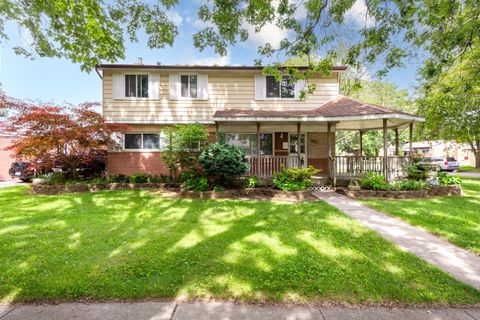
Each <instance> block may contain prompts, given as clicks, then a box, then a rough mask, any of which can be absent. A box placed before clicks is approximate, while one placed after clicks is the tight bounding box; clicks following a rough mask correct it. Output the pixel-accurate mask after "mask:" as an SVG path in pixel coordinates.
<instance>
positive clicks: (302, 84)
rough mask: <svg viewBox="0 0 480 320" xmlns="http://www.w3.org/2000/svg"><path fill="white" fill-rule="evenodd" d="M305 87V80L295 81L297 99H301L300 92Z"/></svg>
mask: <svg viewBox="0 0 480 320" xmlns="http://www.w3.org/2000/svg"><path fill="white" fill-rule="evenodd" d="M304 88H305V80H298V81H297V82H296V83H295V99H297V100H300V92H302V90H303V89H304Z"/></svg>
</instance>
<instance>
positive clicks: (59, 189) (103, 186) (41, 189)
mask: <svg viewBox="0 0 480 320" xmlns="http://www.w3.org/2000/svg"><path fill="white" fill-rule="evenodd" d="M129 189H151V190H155V189H157V190H161V191H166V192H169V195H173V196H176V197H179V198H187V199H237V198H248V199H271V200H285V201H304V200H317V199H316V197H315V196H313V195H312V193H311V192H310V190H304V191H281V190H276V189H270V188H255V189H234V190H224V191H205V192H196V191H188V190H183V189H181V188H180V187H179V185H174V184H167V183H98V184H86V183H76V184H54V185H47V184H32V188H31V191H30V192H31V193H32V194H43V195H56V194H64V193H73V192H96V191H102V190H129Z"/></svg>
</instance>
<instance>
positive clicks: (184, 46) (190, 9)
mask: <svg viewBox="0 0 480 320" xmlns="http://www.w3.org/2000/svg"><path fill="white" fill-rule="evenodd" d="M363 9H364V8H363V7H362V2H361V0H357V3H356V5H355V6H354V8H352V10H351V12H350V14H349V19H351V20H353V22H355V19H357V18H359V17H362V18H363V17H364V16H365V15H364V14H363V13H362V10H363ZM169 15H170V17H172V18H173V21H174V22H175V23H176V24H177V25H178V28H179V32H180V34H179V36H178V37H177V39H176V41H175V44H174V46H173V47H167V48H165V49H155V50H152V49H149V48H148V47H147V46H146V40H145V36H144V35H142V34H140V35H139V42H138V43H127V44H126V48H127V51H126V58H125V59H124V60H121V61H118V62H119V63H134V62H136V61H137V58H138V57H142V58H143V62H144V63H146V64H155V63H157V62H161V63H162V64H230V65H251V64H253V61H254V59H255V58H258V55H257V48H258V46H259V45H262V44H263V43H265V42H266V41H268V42H271V43H278V42H279V41H280V40H281V39H282V38H283V37H285V36H286V34H285V33H284V32H283V31H281V30H279V29H278V28H276V27H274V26H273V25H269V26H266V27H265V28H264V29H263V30H262V31H261V32H260V33H257V34H251V35H250V38H249V40H248V41H247V42H245V43H241V44H237V45H236V46H234V47H231V48H229V51H228V52H229V53H228V55H227V56H226V57H219V56H218V55H216V54H215V53H214V52H213V51H212V50H206V51H204V52H199V51H198V49H196V48H195V47H194V46H193V44H192V35H193V34H194V33H195V32H196V31H197V30H199V29H200V28H201V27H203V23H201V22H200V21H199V20H198V19H197V16H196V7H195V6H191V3H190V2H187V3H180V5H179V6H177V7H176V8H174V9H173V11H171V12H170V13H169ZM6 32H7V34H8V36H9V38H10V40H8V41H7V42H6V43H2V45H1V49H0V50H1V51H0V83H1V85H2V87H1V88H2V90H3V91H4V92H5V93H6V94H8V95H10V96H12V97H16V98H22V99H34V100H37V99H38V100H42V101H53V102H56V103H63V102H70V103H80V102H84V101H100V100H101V80H100V78H99V77H98V75H97V74H96V73H95V71H92V72H90V73H86V72H82V71H80V66H79V65H78V64H73V63H72V62H70V61H68V60H65V59H51V58H38V59H36V60H29V59H26V58H24V57H23V56H17V55H15V54H14V52H13V50H12V47H14V46H16V45H18V44H19V43H20V44H21V43H23V42H25V41H27V42H28V35H20V34H19V31H18V28H17V27H16V25H14V24H13V23H8V24H7V26H6ZM25 39H26V40H25ZM416 68H417V65H416V64H415V63H412V62H409V63H407V65H406V67H405V68H402V69H395V70H392V71H391V72H390V74H389V75H388V77H387V79H386V80H387V81H388V82H392V83H395V84H397V85H398V86H399V87H401V88H407V89H412V88H413V86H414V84H415V74H416Z"/></svg>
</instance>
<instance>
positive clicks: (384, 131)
mask: <svg viewBox="0 0 480 320" xmlns="http://www.w3.org/2000/svg"><path fill="white" fill-rule="evenodd" d="M387 149H388V147H387V119H383V175H384V176H385V181H387V182H388V156H387V153H388V150H387Z"/></svg>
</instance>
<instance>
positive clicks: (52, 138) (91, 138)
mask: <svg viewBox="0 0 480 320" xmlns="http://www.w3.org/2000/svg"><path fill="white" fill-rule="evenodd" d="M98 106H99V103H97V102H88V103H82V104H80V105H77V106H74V105H70V104H65V105H55V104H52V103H31V102H26V101H23V100H19V99H14V98H11V97H7V96H0V109H5V110H7V114H8V115H9V116H8V118H7V121H6V123H5V124H4V125H3V130H4V131H6V132H8V133H11V134H13V135H14V136H15V137H16V138H15V139H14V140H13V142H12V144H11V145H10V146H8V147H7V149H9V150H13V151H14V152H15V154H16V156H17V157H19V158H25V159H30V160H35V163H41V165H42V167H45V168H47V169H48V168H51V167H52V166H53V165H54V163H56V162H60V163H62V166H63V167H66V168H67V169H69V170H71V172H72V175H73V178H75V179H76V178H77V177H78V173H77V169H78V168H79V167H80V165H81V164H82V163H88V162H89V161H91V160H92V159H93V157H95V156H97V155H98V153H99V152H100V151H106V150H107V147H109V148H113V149H116V148H119V147H120V146H119V143H118V142H117V140H116V139H115V133H116V132H120V131H124V130H125V125H122V124H118V123H107V122H106V121H105V119H104V118H103V116H102V115H101V114H100V113H98V112H96V111H95V110H94V108H95V107H98Z"/></svg>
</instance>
